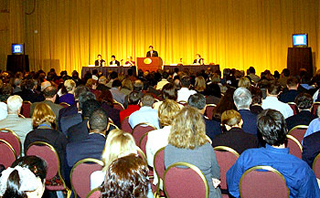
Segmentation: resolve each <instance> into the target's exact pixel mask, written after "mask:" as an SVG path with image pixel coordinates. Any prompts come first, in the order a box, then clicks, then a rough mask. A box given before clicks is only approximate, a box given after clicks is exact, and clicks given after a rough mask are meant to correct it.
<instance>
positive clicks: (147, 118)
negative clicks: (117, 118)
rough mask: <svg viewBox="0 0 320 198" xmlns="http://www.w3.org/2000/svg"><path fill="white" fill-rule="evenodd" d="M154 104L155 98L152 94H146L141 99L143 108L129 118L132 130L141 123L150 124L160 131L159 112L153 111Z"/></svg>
mask: <svg viewBox="0 0 320 198" xmlns="http://www.w3.org/2000/svg"><path fill="white" fill-rule="evenodd" d="M153 103H154V98H153V96H152V95H151V94H145V95H144V96H143V97H142V98H141V102H140V106H141V108H140V109H139V110H138V111H135V112H133V113H132V114H131V115H130V116H129V124H130V126H131V128H134V127H135V126H136V125H138V124H140V123H149V124H151V125H152V126H154V127H156V128H157V129H159V128H160V127H159V119H158V111H157V110H155V109H152V105H153Z"/></svg>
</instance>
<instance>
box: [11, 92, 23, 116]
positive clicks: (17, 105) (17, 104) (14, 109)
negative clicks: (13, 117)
mask: <svg viewBox="0 0 320 198" xmlns="http://www.w3.org/2000/svg"><path fill="white" fill-rule="evenodd" d="M22 102H23V100H22V98H21V97H20V96H18V95H13V96H10V97H9V98H8V99H7V109H8V113H9V114H18V113H20V109H21V106H22Z"/></svg>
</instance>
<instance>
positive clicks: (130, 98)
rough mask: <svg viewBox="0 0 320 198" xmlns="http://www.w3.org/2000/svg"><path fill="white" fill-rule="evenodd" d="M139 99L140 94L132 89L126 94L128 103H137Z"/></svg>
mask: <svg viewBox="0 0 320 198" xmlns="http://www.w3.org/2000/svg"><path fill="white" fill-rule="evenodd" d="M139 101H140V94H139V92H137V91H132V92H131V93H130V94H129V96H128V103H129V104H130V105H137V104H138V103H139Z"/></svg>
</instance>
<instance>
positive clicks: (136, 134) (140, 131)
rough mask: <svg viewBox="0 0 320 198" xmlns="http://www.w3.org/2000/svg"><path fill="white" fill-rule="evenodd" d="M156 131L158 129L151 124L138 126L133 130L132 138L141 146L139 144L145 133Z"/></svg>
mask: <svg viewBox="0 0 320 198" xmlns="http://www.w3.org/2000/svg"><path fill="white" fill-rule="evenodd" d="M156 129H157V128H156V127H154V126H152V125H151V124H149V123H140V124H138V125H136V126H135V127H134V128H133V130H132V136H133V138H134V140H135V141H136V145H139V142H140V140H141V138H142V136H143V135H144V134H145V133H147V132H149V131H152V130H156Z"/></svg>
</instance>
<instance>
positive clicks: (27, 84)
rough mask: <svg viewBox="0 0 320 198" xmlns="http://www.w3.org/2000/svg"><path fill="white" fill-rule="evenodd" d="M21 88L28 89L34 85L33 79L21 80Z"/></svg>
mask: <svg viewBox="0 0 320 198" xmlns="http://www.w3.org/2000/svg"><path fill="white" fill-rule="evenodd" d="M23 85H24V86H23V88H24V89H27V90H30V89H32V88H33V87H34V80H33V79H27V80H25V81H24V82H23Z"/></svg>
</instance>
